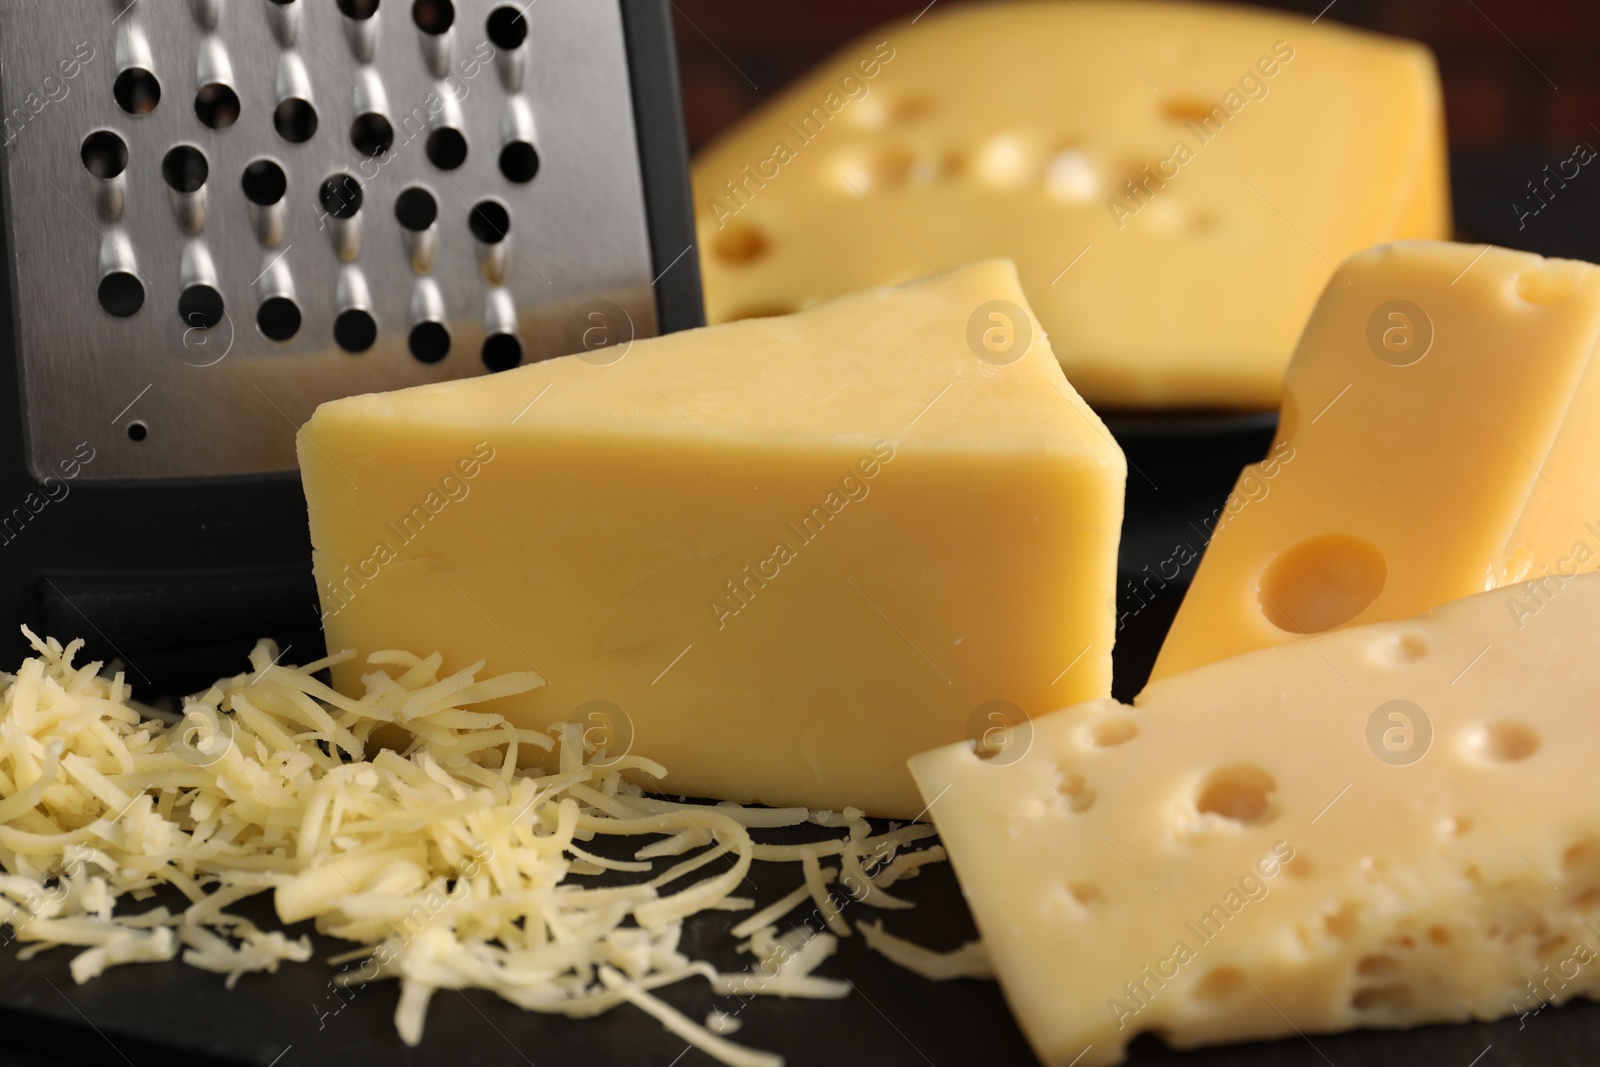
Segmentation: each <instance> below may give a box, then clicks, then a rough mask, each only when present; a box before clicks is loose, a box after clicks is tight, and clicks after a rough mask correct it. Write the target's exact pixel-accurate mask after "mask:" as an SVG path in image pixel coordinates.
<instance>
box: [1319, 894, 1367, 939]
mask: <svg viewBox="0 0 1600 1067" xmlns="http://www.w3.org/2000/svg"><path fill="white" fill-rule="evenodd" d="M1360 929H1361V910H1360V909H1359V908H1358V907H1357V906H1356V905H1354V904H1351V903H1349V902H1348V901H1347V902H1345V903H1343V904H1341V905H1339V910H1338V911H1335V912H1330V913H1329V914H1327V915H1324V916H1323V917H1322V932H1323V933H1325V934H1327V935H1328V936H1329V937H1332V938H1336V939H1338V940H1340V941H1343V940H1345V939H1346V938H1348V937H1350V935H1352V934H1354V933H1355V932H1356V931H1357V930H1360Z"/></svg>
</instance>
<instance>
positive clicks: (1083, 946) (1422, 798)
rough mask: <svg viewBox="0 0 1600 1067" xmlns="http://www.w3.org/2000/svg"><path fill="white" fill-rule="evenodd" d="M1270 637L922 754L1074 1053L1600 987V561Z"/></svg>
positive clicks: (950, 840)
mask: <svg viewBox="0 0 1600 1067" xmlns="http://www.w3.org/2000/svg"><path fill="white" fill-rule="evenodd" d="M1523 606H1525V605H1524V604H1523V602H1522V598H1521V594H1520V593H1517V592H1514V591H1512V590H1497V591H1494V592H1489V593H1480V594H1478V595H1477V596H1474V597H1469V598H1467V599H1464V600H1459V601H1455V602H1452V603H1450V604H1448V605H1445V606H1444V607H1441V608H1439V609H1438V610H1436V611H1434V612H1432V613H1430V614H1428V615H1424V616H1421V617H1419V618H1417V619H1414V620H1411V621H1408V622H1399V623H1382V624H1377V625H1373V626H1365V627H1359V628H1353V629H1349V630H1344V631H1341V632H1339V633H1337V634H1331V635H1329V636H1327V637H1326V638H1322V639H1319V640H1318V641H1317V642H1316V645H1315V647H1313V646H1311V645H1310V644H1308V643H1305V642H1301V643H1298V644H1294V645H1286V646H1284V647H1281V648H1273V649H1265V650H1263V651H1260V652H1255V653H1251V654H1250V655H1247V656H1240V657H1237V658H1235V659H1230V660H1225V661H1223V662H1220V663H1215V664H1212V665H1210V666H1207V667H1202V668H1200V669H1199V670H1196V671H1191V672H1190V673H1188V674H1183V675H1179V676H1177V677H1174V678H1170V679H1167V680H1166V681H1163V682H1158V683H1156V684H1155V685H1153V686H1151V687H1150V688H1149V689H1148V690H1146V692H1145V693H1144V694H1143V695H1142V696H1141V697H1140V699H1139V701H1138V702H1137V703H1138V707H1137V708H1130V707H1126V706H1123V705H1119V704H1116V703H1114V702H1112V701H1108V700H1107V701H1095V702H1091V703H1087V704H1083V705H1080V706H1078V707H1074V708H1069V709H1067V710H1065V711H1060V712H1055V713H1053V714H1051V715H1048V716H1045V717H1044V718H1042V719H1039V720H1036V721H1034V722H1033V723H1032V724H1031V731H1030V737H1029V738H1028V740H1029V742H1030V743H1029V745H1028V747H1027V751H1026V754H1025V755H1022V756H1021V757H1020V758H1016V759H1013V760H1012V761H1011V762H1010V763H1009V764H1007V765H1005V766H995V765H993V764H992V763H986V762H984V761H982V760H980V759H979V758H978V757H977V756H976V755H975V754H974V753H973V751H972V750H971V749H970V747H969V746H966V745H954V746H950V747H948V748H943V749H940V750H938V751H934V752H930V753H926V754H924V755H921V756H918V757H916V758H915V759H913V760H912V761H911V767H912V771H913V773H914V774H915V775H916V778H917V782H918V784H919V785H920V786H921V788H922V791H923V794H924V795H925V796H926V797H927V799H928V800H929V801H930V802H931V804H932V807H931V809H930V811H931V814H932V817H933V821H934V822H935V823H936V824H937V825H938V827H939V832H940V836H941V837H942V838H943V841H944V845H945V847H946V849H948V850H949V853H950V859H951V860H952V862H953V863H954V864H955V868H956V873H957V874H958V876H959V877H960V879H961V884H962V887H963V889H964V890H965V892H966V896H967V900H968V901H969V902H970V903H971V905H972V909H973V913H974V915H975V916H976V918H977V923H978V927H979V929H980V931H981V932H982V934H983V939H984V942H985V944H986V945H987V946H988V950H989V956H990V958H991V959H992V961H993V963H994V968H995V971H996V973H997V975H998V977H999V979H1000V981H1001V983H1002V984H1003V986H1004V988H1005V993H1006V996H1007V998H1008V999H1009V1000H1010V1003H1011V1006H1012V1008H1013V1009H1014V1011H1015V1012H1016V1015H1017V1019H1018V1020H1019V1021H1020V1023H1021V1024H1022V1028H1023V1029H1024V1030H1025V1031H1026V1033H1027V1035H1028V1038H1029V1040H1030V1041H1031V1042H1032V1044H1033V1047H1034V1048H1035V1050H1036V1051H1037V1052H1038V1053H1039V1057H1040V1059H1042V1060H1043V1061H1044V1062H1045V1063H1046V1064H1048V1065H1050V1067H1066V1065H1067V1064H1071V1063H1076V1064H1078V1065H1079V1067H1095V1065H1097V1064H1112V1063H1118V1062H1120V1061H1121V1060H1122V1059H1123V1055H1124V1050H1125V1048H1126V1046H1127V1044H1128V1042H1129V1041H1131V1040H1132V1039H1133V1038H1134V1037H1135V1036H1136V1035H1138V1034H1139V1033H1140V1032H1142V1031H1152V1030H1153V1031H1159V1032H1160V1033H1162V1034H1163V1035H1164V1036H1165V1038H1166V1040H1167V1041H1168V1042H1169V1043H1171V1044H1173V1045H1176V1046H1179V1047H1189V1046H1194V1045H1201V1044H1212V1043H1219V1042H1227V1041H1237V1040H1243V1039H1248V1038H1265V1037H1275V1036H1283V1035H1291V1036H1292V1035H1293V1034H1295V1032H1296V1031H1297V1030H1298V1031H1301V1032H1305V1033H1316V1032H1318V1031H1328V1030H1339V1029H1346V1028H1352V1027H1397V1026H1410V1025H1415V1024H1418V1023H1424V1022H1441V1021H1450V1020H1466V1019H1493V1018H1497V1017H1499V1016H1502V1015H1507V1014H1516V1013H1520V1012H1524V1011H1535V1010H1537V1009H1538V1008H1539V1007H1541V1006H1542V1005H1543V1004H1545V1003H1552V1004H1553V1003H1560V1002H1561V1001H1564V1000H1567V999H1569V998H1571V997H1574V996H1579V995H1593V994H1595V993H1597V992H1600V965H1595V962H1594V961H1595V959H1596V957H1597V956H1600V923H1597V922H1596V920H1597V917H1600V780H1597V779H1596V776H1595V774H1594V771H1593V766H1592V765H1593V761H1594V754H1595V752H1597V751H1600V716H1596V715H1595V714H1594V708H1593V704H1594V698H1595V694H1596V693H1600V576H1596V575H1583V576H1581V577H1577V578H1572V579H1565V580H1563V581H1562V583H1561V584H1560V585H1559V587H1558V588H1557V589H1555V590H1553V591H1552V595H1551V596H1550V597H1549V598H1548V599H1547V600H1546V601H1545V602H1544V604H1543V606H1541V607H1539V608H1537V609H1536V611H1537V613H1536V614H1535V615H1532V616H1526V615H1523V614H1522V613H1521V612H1520V611H1519V610H1518V609H1519V608H1520V607H1523Z"/></svg>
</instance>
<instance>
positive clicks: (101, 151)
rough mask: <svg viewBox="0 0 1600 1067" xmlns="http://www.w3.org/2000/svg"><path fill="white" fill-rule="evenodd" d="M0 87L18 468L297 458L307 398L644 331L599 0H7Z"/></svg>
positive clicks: (264, 463) (635, 221) (234, 463)
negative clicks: (89, 451) (18, 392)
mask: <svg viewBox="0 0 1600 1067" xmlns="http://www.w3.org/2000/svg"><path fill="white" fill-rule="evenodd" d="M0 96H3V99H4V101H5V109H6V111H5V142H6V146H5V148H4V150H3V151H0V168H3V174H0V177H3V184H4V193H5V195H4V210H5V213H6V216H7V219H6V224H7V226H8V227H9V232H10V238H11V240H10V246H9V248H8V249H7V251H8V252H9V262H8V263H7V264H6V269H7V271H8V272H9V273H10V274H11V276H12V287H13V293H14V313H15V318H16V331H15V336H16V338H17V341H18V351H17V353H16V362H17V363H18V364H19V365H20V367H21V371H22V400H23V414H24V432H25V443H26V454H27V457H28V464H29V469H30V470H31V471H32V473H33V474H34V475H35V476H36V477H38V478H41V479H43V478H44V477H45V476H46V475H51V474H56V473H58V471H57V467H58V461H59V460H60V459H61V458H63V457H72V456H73V455H74V452H75V449H77V448H78V447H79V445H80V442H83V441H85V440H89V439H92V440H93V441H94V442H95V446H96V448H95V453H96V454H95V458H94V460H93V462H92V463H88V464H85V465H83V467H82V470H81V474H80V475H79V478H80V479H81V480H82V481H119V482H120V481H128V480H134V479H141V480H142V479H174V478H195V477H205V476H224V475H239V474H255V473H263V472H273V471H286V470H292V469H293V467H294V465H295V457H294V432H293V428H294V427H296V426H298V425H300V424H301V423H302V422H303V421H304V420H305V419H306V418H308V417H309V416H310V414H311V412H312V410H313V409H314V408H315V407H316V405H317V404H318V403H320V402H322V401H324V400H327V399H331V398H333V397H337V396H343V395H348V394H351V393H360V392H371V391H376V390H383V389H391V388H397V387H401V386H406V385H413V384H418V383H422V382H431V381H439V380H442V379H447V378H458V377H464V376H467V375H473V374H482V373H489V372H491V371H493V370H500V369H505V368H507V367H510V366H515V365H517V364H518V363H522V362H528V361H532V360H537V359H541V358H546V357H549V356H553V355H559V354H563V353H566V352H570V351H574V350H577V349H579V348H582V347H592V346H593V345H594V343H596V341H597V340H599V341H601V342H604V341H623V340H626V339H627V338H628V337H631V336H633V335H635V334H637V335H639V336H645V335H650V334H654V333H655V332H657V327H656V324H657V313H656V311H657V309H656V305H655V298H654V296H653V293H652V288H651V283H652V279H653V277H654V276H655V274H656V270H655V269H654V268H653V261H652V248H651V242H650V234H649V232H648V229H647V223H646V206H645V190H644V188H643V183H642V180H641V174H640V159H639V148H638V142H637V141H636V130H635V116H634V108H633V102H632V99H631V96H630V78H629V69H628V54H627V48H626V42H625V38H624V19H623V13H622V11H621V9H620V7H619V5H618V4H617V3H614V2H603V0H584V2H582V3H573V2H570V0H568V2H563V3H560V4H557V3H555V2H550V0H547V2H546V3H542V4H541V3H537V2H533V3H526V4H520V3H519V4H518V5H516V6H510V5H507V4H504V3H499V2H496V0H455V2H453V3H452V2H451V0H415V2H413V0H282V2H279V0H5V2H4V3H3V4H0ZM657 258H658V259H659V258H660V257H659V256H658V257H657ZM691 259H692V257H691ZM692 266H693V264H692V263H691V264H690V269H692ZM586 331H587V336H586V335H585V333H586ZM108 430H111V431H112V432H108Z"/></svg>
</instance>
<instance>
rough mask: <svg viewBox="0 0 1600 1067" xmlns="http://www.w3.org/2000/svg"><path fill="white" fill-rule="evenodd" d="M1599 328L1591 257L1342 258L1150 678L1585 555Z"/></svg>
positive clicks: (1584, 563) (1599, 382)
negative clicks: (1269, 427)
mask: <svg viewBox="0 0 1600 1067" xmlns="http://www.w3.org/2000/svg"><path fill="white" fill-rule="evenodd" d="M1597 342H1600V269H1596V268H1594V267H1592V266H1590V265H1589V264H1587V263H1579V262H1576V261H1572V260H1544V259H1541V258H1539V257H1538V256H1534V255H1530V254H1528V253H1524V252H1510V251H1507V250H1505V249H1500V248H1489V247H1486V246H1484V245H1455V244H1438V243H1431V242H1417V243H1401V244H1395V245H1389V246H1384V247H1379V248H1374V249H1371V250H1369V251H1367V252H1363V253H1361V254H1360V255H1357V256H1354V257H1352V258H1350V259H1349V260H1346V261H1345V263H1344V264H1343V265H1342V266H1341V267H1340V268H1339V274H1338V275H1336V276H1335V277H1334V278H1333V280H1332V281H1330V282H1329V283H1328V288H1327V290H1326V291H1325V292H1324V293H1323V295H1322V300H1321V302H1320V303H1319V304H1318V305H1317V310H1316V312H1315V313H1314V314H1313V315H1312V317H1311V321H1310V323H1309V324H1308V325H1307V326H1306V332H1305V336H1304V337H1303V338H1301V341H1300V348H1299V350H1298V351H1297V352H1296V354H1295V358H1294V362H1293V364H1292V365H1291V366H1290V368H1289V375H1288V385H1287V390H1286V395H1285V397H1284V407H1283V418H1282V421H1281V423H1280V425H1279V428H1278V443H1277V445H1276V446H1275V447H1274V451H1273V460H1272V461H1271V462H1270V464H1268V465H1258V466H1253V467H1247V468H1246V469H1245V471H1244V473H1243V474H1242V475H1241V477H1240V481H1239V485H1238V487H1237V488H1236V489H1235V495H1234V498H1233V500H1232V501H1231V502H1230V503H1229V505H1228V507H1227V508H1225V509H1224V521H1222V522H1220V523H1219V524H1218V525H1217V528H1216V532H1215V535H1214V536H1213V538H1212V540H1211V544H1210V546H1209V547H1208V548H1207V549H1206V553H1205V556H1204V558H1203V559H1202V560H1201V563H1200V567H1199V569H1198V570H1197V571H1196V573H1195V578H1194V584H1193V585H1192V587H1191V588H1190V590H1189V593H1188V595H1187V596H1186V597H1185V599H1184V601H1183V604H1182V606H1181V607H1180V608H1179V610H1178V615H1177V618H1176V620H1175V621H1174V622H1173V625H1172V629H1171V632H1170V633H1169V634H1168V637H1167V640H1166V643H1165V645H1163V647H1162V649H1161V655H1160V658H1159V659H1158V660H1157V662H1156V665H1155V671H1154V677H1157V678H1160V677H1165V676H1166V675H1169V674H1174V673H1177V672H1179V671H1184V670H1188V669H1190V668H1192V667H1196V666H1199V665H1200V664H1202V663H1209V662H1211V661H1212V660H1216V659H1221V658H1223V657H1225V656H1232V655H1237V654H1238V653H1240V652H1246V651H1249V650H1250V649H1254V648H1261V647H1263V646H1266V645H1273V644H1282V643H1285V642H1289V641H1296V640H1299V639H1300V636H1301V635H1303V634H1312V633H1320V632H1322V631H1324V630H1329V629H1332V628H1334V627H1337V626H1343V625H1347V624H1352V623H1364V622H1375V621H1378V620H1382V619H1402V618H1406V617H1407V616H1410V615H1415V614H1417V613H1418V612H1421V611H1426V610H1427V609H1428V608H1431V607H1434V606H1435V605H1437V604H1442V603H1444V602H1445V601H1447V600H1453V599H1455V598H1456V597H1461V596H1466V595H1467V594H1469V593H1475V592H1478V591H1480V590H1483V589H1493V588H1495V587H1496V586H1503V585H1508V584H1511V583H1515V582H1531V583H1534V585H1535V586H1538V585H1540V584H1548V582H1549V581H1551V580H1552V576H1555V577H1556V578H1559V577H1560V576H1563V575H1565V576H1570V575H1572V574H1576V573H1577V572H1578V571H1579V570H1582V569H1593V563H1594V561H1595V560H1596V559H1600V463H1596V462H1595V457H1596V456H1597V455H1600V359H1596V357H1595V346H1596V343H1597ZM1285 457H1288V458H1287V459H1286V458H1285Z"/></svg>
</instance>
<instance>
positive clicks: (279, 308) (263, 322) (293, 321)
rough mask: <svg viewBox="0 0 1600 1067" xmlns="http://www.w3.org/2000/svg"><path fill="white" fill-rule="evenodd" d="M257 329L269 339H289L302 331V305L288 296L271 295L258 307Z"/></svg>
mask: <svg viewBox="0 0 1600 1067" xmlns="http://www.w3.org/2000/svg"><path fill="white" fill-rule="evenodd" d="M256 329H258V330H260V331H261V336H263V337H265V338H266V339H267V340H269V341H287V340H289V339H290V338H291V337H293V336H294V335H295V334H297V333H299V332H300V305H299V304H296V303H295V302H294V301H293V300H291V299H289V298H288V297H286V296H269V297H268V298H267V299H265V300H263V301H262V302H261V306H260V307H258V308H256Z"/></svg>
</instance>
